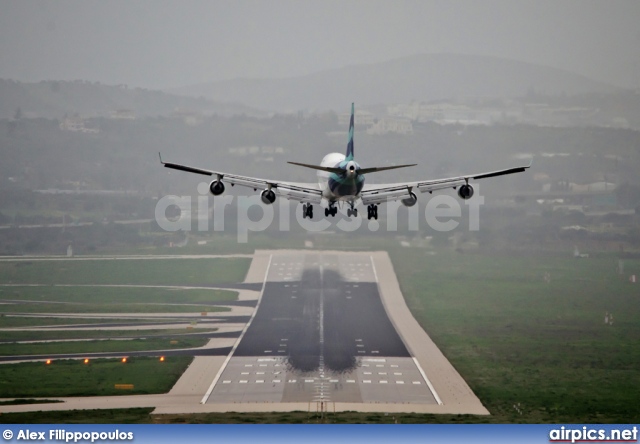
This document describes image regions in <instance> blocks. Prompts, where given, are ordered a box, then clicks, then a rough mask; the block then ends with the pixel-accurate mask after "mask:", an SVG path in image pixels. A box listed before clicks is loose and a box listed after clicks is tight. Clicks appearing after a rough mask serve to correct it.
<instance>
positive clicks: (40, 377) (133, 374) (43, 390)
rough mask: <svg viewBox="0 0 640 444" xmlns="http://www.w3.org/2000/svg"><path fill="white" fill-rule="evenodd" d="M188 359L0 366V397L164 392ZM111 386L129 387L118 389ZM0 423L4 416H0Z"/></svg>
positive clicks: (113, 360)
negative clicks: (125, 385) (129, 386)
mask: <svg viewBox="0 0 640 444" xmlns="http://www.w3.org/2000/svg"><path fill="white" fill-rule="evenodd" d="M192 359H193V358H191V357H167V358H166V359H165V361H164V362H160V361H159V360H158V359H157V358H140V357H139V358H131V359H129V361H128V362H127V363H122V362H121V361H120V360H119V359H95V360H92V361H91V362H90V363H89V364H84V363H83V362H82V361H81V360H60V361H54V362H53V363H52V364H51V365H46V364H44V363H43V362H25V363H20V364H11V365H0V398H36V397H37V398H42V397H67V396H108V395H142V394H152V393H165V392H167V391H169V390H170V389H171V387H172V386H173V385H174V384H175V382H176V381H177V380H178V378H179V377H180V376H181V375H182V373H183V372H184V371H185V370H186V368H187V367H188V366H189V364H190V363H191V361H192ZM115 384H133V385H134V389H133V390H119V389H116V388H115ZM2 418H3V422H4V418H5V417H4V415H3V416H2Z"/></svg>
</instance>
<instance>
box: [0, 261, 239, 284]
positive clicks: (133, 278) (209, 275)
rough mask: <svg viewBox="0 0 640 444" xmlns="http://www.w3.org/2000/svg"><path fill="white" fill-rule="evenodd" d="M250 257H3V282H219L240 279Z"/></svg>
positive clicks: (0, 278)
mask: <svg viewBox="0 0 640 444" xmlns="http://www.w3.org/2000/svg"><path fill="white" fill-rule="evenodd" d="M250 263H251V260H250V259H245V258H230V259H226V258H225V259H154V260H145V259H127V260H111V259H105V260H60V261H43V260H41V261H39V260H33V261H7V262H5V261H2V262H0V282H2V283H3V284H47V285H52V284H76V285H100V284H130V285H193V286H198V285H222V284H225V283H236V282H242V280H243V279H244V276H245V275H246V273H247V270H248V268H249V264H250Z"/></svg>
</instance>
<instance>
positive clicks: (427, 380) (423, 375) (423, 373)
mask: <svg viewBox="0 0 640 444" xmlns="http://www.w3.org/2000/svg"><path fill="white" fill-rule="evenodd" d="M369 260H370V261H371V270H372V271H373V276H374V277H375V279H376V285H378V293H380V297H381V298H382V290H381V289H380V285H379V283H378V273H377V272H376V264H375V262H374V261H373V256H372V255H369ZM385 310H386V309H385ZM387 315H388V313H387ZM396 331H397V329H396ZM398 334H400V332H398ZM400 337H401V338H402V334H400ZM403 342H404V340H403ZM407 350H409V347H407ZM412 358H413V362H414V363H415V364H416V367H417V368H418V371H419V372H420V374H421V375H422V378H423V379H424V382H426V383H427V386H428V387H429V390H430V391H431V394H432V395H433V397H434V399H435V400H436V402H437V403H438V405H443V402H442V400H441V399H440V396H438V392H436V389H435V387H434V386H433V384H431V381H430V380H429V378H428V377H427V374H426V373H425V372H424V370H423V369H422V367H421V366H420V363H419V362H418V360H417V359H416V358H415V357H414V356H412ZM416 382H417V383H418V384H420V382H419V381H414V382H413V383H414V384H416Z"/></svg>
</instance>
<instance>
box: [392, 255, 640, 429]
mask: <svg viewBox="0 0 640 444" xmlns="http://www.w3.org/2000/svg"><path fill="white" fill-rule="evenodd" d="M391 256H392V259H393V262H394V267H395V270H396V272H397V274H398V278H399V280H400V283H401V287H402V291H403V293H404V296H405V298H406V300H407V303H408V305H409V307H410V308H411V311H412V312H413V314H414V316H415V317H416V319H417V320H418V322H419V323H420V324H421V325H422V326H423V328H424V329H425V330H426V331H427V332H428V333H429V335H430V336H431V338H432V339H433V340H434V341H435V342H436V344H437V345H438V346H439V348H440V349H441V350H442V351H443V353H444V354H445V355H446V356H447V358H448V359H449V360H450V362H451V363H452V364H453V365H454V367H456V369H457V370H458V371H459V372H460V374H461V375H462V376H463V377H464V378H465V380H466V381H467V383H468V384H469V385H470V386H471V388H472V389H473V391H474V392H475V393H476V394H477V395H478V397H479V398H480V400H481V401H482V402H483V404H484V405H485V406H486V407H487V408H488V409H489V411H490V412H491V413H492V415H494V416H493V420H497V422H590V423H593V422H625V423H629V422H638V421H639V420H640V404H638V403H637V399H638V398H640V389H639V388H638V387H640V323H638V319H640V291H639V290H640V287H638V286H637V284H636V285H634V284H631V283H629V282H628V279H627V278H626V276H628V274H630V273H634V272H635V273H636V274H640V261H638V260H627V261H625V262H626V264H625V269H626V271H627V273H626V276H623V277H621V276H618V274H617V259H616V258H615V257H613V256H603V257H599V258H598V257H596V258H589V259H574V258H572V257H554V256H539V257H527V256H522V257H513V256H511V257H507V256H500V255H482V254H459V253H453V252H446V251H439V252H438V253H437V254H436V255H435V256H428V255H426V254H425V251H424V250H421V249H392V251H391ZM545 273H550V275H551V282H550V283H546V282H545V281H544V279H543V277H544V274H545ZM605 312H609V313H613V315H614V318H615V319H614V324H613V325H605V324H604V316H605ZM514 404H519V405H520V409H521V411H522V412H523V414H522V415H520V414H519V413H518V412H517V411H516V410H515V409H514V407H513V405H514Z"/></svg>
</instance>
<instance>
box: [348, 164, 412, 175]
mask: <svg viewBox="0 0 640 444" xmlns="http://www.w3.org/2000/svg"><path fill="white" fill-rule="evenodd" d="M416 165H417V163H412V164H410V165H395V166H388V167H373V168H360V170H359V171H358V174H368V173H377V172H378V171H386V170H395V169H396V168H406V167H412V166H416Z"/></svg>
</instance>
